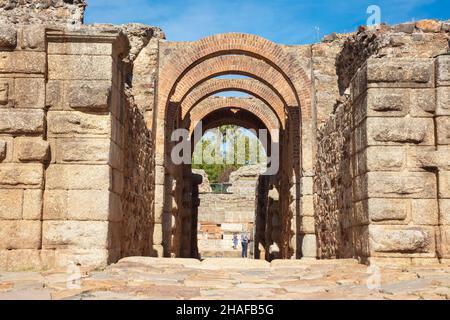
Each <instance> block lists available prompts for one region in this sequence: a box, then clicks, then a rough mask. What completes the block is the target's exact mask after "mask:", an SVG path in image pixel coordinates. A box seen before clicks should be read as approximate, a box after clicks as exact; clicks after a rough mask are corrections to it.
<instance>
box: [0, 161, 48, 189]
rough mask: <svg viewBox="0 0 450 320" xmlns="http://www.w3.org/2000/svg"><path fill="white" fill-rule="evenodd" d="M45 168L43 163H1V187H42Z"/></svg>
mask: <svg viewBox="0 0 450 320" xmlns="http://www.w3.org/2000/svg"><path fill="white" fill-rule="evenodd" d="M43 180H44V168H43V166H42V165H41V164H0V187H2V188H8V189H9V188H28V189H36V188H41V187H42V185H43Z"/></svg>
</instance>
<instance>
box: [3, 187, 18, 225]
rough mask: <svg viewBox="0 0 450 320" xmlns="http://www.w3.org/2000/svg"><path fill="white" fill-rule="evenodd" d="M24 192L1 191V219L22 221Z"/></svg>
mask: <svg viewBox="0 0 450 320" xmlns="http://www.w3.org/2000/svg"><path fill="white" fill-rule="evenodd" d="M22 194H23V191H22V190H0V219H4V220H20V219H22Z"/></svg>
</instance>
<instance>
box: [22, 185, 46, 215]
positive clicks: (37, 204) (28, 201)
mask: <svg viewBox="0 0 450 320" xmlns="http://www.w3.org/2000/svg"><path fill="white" fill-rule="evenodd" d="M42 193H43V192H42V190H24V192H23V213H22V218H23V219H24V220H41V218H42Z"/></svg>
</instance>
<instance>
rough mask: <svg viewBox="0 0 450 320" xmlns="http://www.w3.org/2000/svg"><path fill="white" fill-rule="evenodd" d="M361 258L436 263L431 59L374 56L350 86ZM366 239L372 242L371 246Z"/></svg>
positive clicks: (357, 242)
mask: <svg viewBox="0 0 450 320" xmlns="http://www.w3.org/2000/svg"><path fill="white" fill-rule="evenodd" d="M352 99H353V101H354V103H355V106H354V112H355V114H354V122H355V126H356V129H355V133H356V134H355V144H356V152H357V155H356V159H357V161H356V162H355V168H354V170H355V173H356V174H355V176H356V177H357V178H356V180H355V183H354V187H353V188H354V201H355V204H354V223H355V226H357V227H356V228H355V232H354V234H353V235H352V236H353V241H354V244H355V250H356V252H355V253H356V255H357V256H359V257H361V258H362V259H363V260H364V258H365V257H367V258H368V259H369V260H370V262H371V263H377V262H388V263H392V262H395V263H416V262H417V263H423V262H436V261H437V254H436V239H435V237H436V231H437V229H438V228H437V227H438V201H437V174H436V172H435V171H434V169H430V168H428V167H427V166H424V165H419V164H418V163H417V161H415V160H416V156H415V155H417V154H418V153H419V154H423V153H426V152H433V151H434V150H435V130H434V122H433V116H434V111H435V89H434V61H433V59H419V58H416V59H401V58H395V59H394V58H389V59H369V60H368V61H367V64H366V66H364V67H363V68H362V69H361V70H360V71H359V73H358V75H357V76H356V77H355V79H354V81H353V86H352ZM367 240H368V241H367Z"/></svg>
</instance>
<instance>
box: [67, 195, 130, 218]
mask: <svg viewBox="0 0 450 320" xmlns="http://www.w3.org/2000/svg"><path fill="white" fill-rule="evenodd" d="M67 218H68V219H69V220H81V221H90V220H91V221H92V220H96V221H116V222H120V221H122V205H121V201H120V198H119V196H118V195H116V194H114V193H111V192H108V191H97V190H88V191H84V190H69V192H68V198H67Z"/></svg>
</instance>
